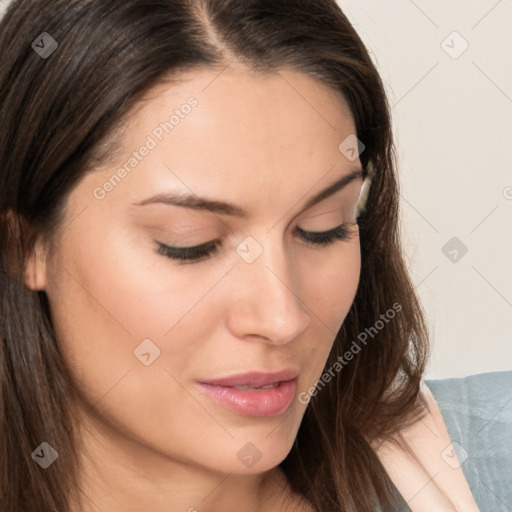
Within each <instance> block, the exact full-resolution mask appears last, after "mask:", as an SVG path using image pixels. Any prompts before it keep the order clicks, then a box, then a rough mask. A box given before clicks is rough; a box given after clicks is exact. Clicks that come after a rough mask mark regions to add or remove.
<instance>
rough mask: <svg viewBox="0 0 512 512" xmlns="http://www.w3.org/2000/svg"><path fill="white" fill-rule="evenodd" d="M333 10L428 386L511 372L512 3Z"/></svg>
mask: <svg viewBox="0 0 512 512" xmlns="http://www.w3.org/2000/svg"><path fill="white" fill-rule="evenodd" d="M338 1H339V4H340V6H341V7H342V9H343V10H344V12H345V13H346V15H347V16H348V18H349V19H350V21H351V22H352V23H353V25H354V26H355V28H356V30H357V31H358V33H359V34H360V36H361V37H362V39H363V40H364V42H365V43H366V44H367V46H368V48H369V50H370V52H371V54H372V56H373V58H374V60H375V62H376V64H377V67H378V69H379V71H380V73H381V76H382V78H383V80H384V82H385V84H386V88H387V91H388V95H389V101H390V104H391V105H393V108H392V114H393V121H394V126H395V136H396V145H397V150H398V155H399V161H400V181H401V198H402V205H401V209H402V229H403V238H404V245H405V249H406V252H407V258H408V262H409V266H410V270H411V274H412V276H413V281H414V283H415V285H416V288H417V291H418V293H419V295H420V298H421V300H422V302H423V304H424V306H425V309H426V313H427V317H428V322H429V325H430V329H431V334H432V342H433V354H432V360H431V364H430V368H429V371H428V374H427V377H428V378H442V377H458V376H464V375H469V374H473V373H480V372H488V371H497V370H510V369H512V270H511V264H512V229H511V228H512V222H511V221H512V157H511V154H510V152H511V149H512V148H511V147H512V66H511V65H510V60H511V57H512V33H511V31H510V28H509V27H510V23H511V21H512V0H499V1H497V0H472V1H468V0H450V2H446V1H443V0H428V1H427V0H423V1H420V0H415V1H413V0H388V1H386V2H384V1H382V0H338ZM7 3H8V2H6V1H2V0H0V11H1V10H2V6H5V5H6V4H7ZM44 29H45V27H39V28H38V29H37V30H35V32H37V33H40V32H43V31H44ZM30 43H31V41H27V44H30ZM466 46H467V48H466ZM463 50H464V51H463ZM453 237H456V240H455V241H452V244H454V245H448V246H447V247H445V244H447V243H448V242H449V240H450V239H452V238H453ZM461 244H464V246H465V247H466V248H467V252H466V253H465V254H463V252H462V250H461V247H462V245H461ZM443 247H445V249H444V252H443ZM445 254H446V255H445Z"/></svg>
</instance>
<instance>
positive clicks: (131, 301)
mask: <svg viewBox="0 0 512 512" xmlns="http://www.w3.org/2000/svg"><path fill="white" fill-rule="evenodd" d="M75 233H78V234H79V236H73V235H72V234H70V236H69V237H68V238H67V239H66V240H67V241H66V245H65V246H64V247H63V251H62V252H61V253H60V254H59V255H58V258H56V260H55V261H54V263H55V265H54V268H53V271H52V275H51V282H50V285H49V287H48V296H49V301H50V304H51V311H52V318H53V319H54V324H55V327H56V330H57V332H58V334H59V338H60V339H61V343H62V345H63V351H64V352H65V354H66V357H67V360H68V361H69V362H70V364H71V365H72V366H73V367H74V370H75V374H76V375H77V376H78V377H79V378H80V380H81V381H83V382H86V381H90V383H91V385H92V381H94V386H95V387H96V391H97V392H98V393H100V394H101V392H104V389H108V387H109V386H110V385H112V384H113V383H114V382H116V381H117V379H118V378H120V377H121V376H122V375H124V373H125V372H127V371H128V370H130V371H132V372H133V371H137V372H138V371H140V370H141V369H146V367H145V366H144V365H143V363H142V362H141V360H140V359H139V358H137V355H139V356H140V354H139V352H140V351H139V352H137V350H138V349H137V347H139V346H141V343H142V342H143V341H144V340H151V342H148V341H145V342H144V343H145V345H142V346H141V347H142V348H144V351H143V352H141V353H147V352H148V350H146V348H147V349H149V352H150V356H149V358H150V360H153V358H154V357H157V356H158V357H157V358H156V359H154V361H155V362H154V363H152V366H153V365H156V366H160V367H161V369H163V368H165V367H166V368H172V369H173V370H174V371H175V372H176V377H179V375H180V374H181V372H182V370H183V369H184V368H185V366H186V363H187V361H188V362H190V359H191V357H192V356H193V355H194V354H195V353H197V352H200V350H201V343H202V340H205V339H207V334H206V333H207V332H208V327H209V324H210V323H212V322H213V316H214V313H213V312H212V311H211V309H209V308H208V307H204V304H202V303H201V302H200V299H201V298H202V297H204V296H205V295H206V294H207V292H208V290H209V289H210V288H212V286H214V285H215V283H216V281H217V280H218V278H219V276H217V275H209V274H208V275H206V273H205V275H204V276H203V277H202V278H198V279H195V280H191V279H190V278H189V277H187V276H190V274H189V273H187V272H184V271H181V272H180V271H178V270H177V269H178V266H176V265H173V264H172V262H170V261H169V260H166V259H165V257H163V256H160V255H158V254H156V251H155V250H154V249H153V247H152V246H151V245H150V244H148V243H147V242H146V243H142V242H141V241H133V242H130V241H127V239H126V237H125V238H123V237H122V234H119V235H117V234H115V233H108V232H106V231H103V232H102V233H97V232H94V231H92V230H89V231H88V230H87V229H86V226H85V225H84V226H76V230H75ZM98 241H100V242H98ZM203 302H205V303H206V302H208V301H203ZM199 313H200V315H201V322H197V321H196V322H191V321H190V319H191V318H196V317H197V315H198V314H199ZM142 348H141V350H142ZM134 351H136V354H134ZM146 359H148V357H147V356H146ZM153 374H154V372H153V373H149V372H146V374H145V376H144V378H146V379H149V381H151V379H152V376H151V375H153ZM167 379H169V376H168V375H167ZM158 385H160V383H158Z"/></svg>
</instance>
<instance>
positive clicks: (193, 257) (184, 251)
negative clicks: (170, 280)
mask: <svg viewBox="0 0 512 512" xmlns="http://www.w3.org/2000/svg"><path fill="white" fill-rule="evenodd" d="M353 226H357V222H353V223H345V224H341V225H339V226H336V227H335V228H333V229H330V230H329V231H322V232H316V231H304V230H303V229H301V228H299V227H297V228H296V231H297V232H298V234H299V236H300V237H301V238H302V240H303V241H304V242H306V244H307V245H311V246H327V245H332V244H334V243H336V242H338V241H343V240H348V239H349V238H352V237H354V236H355V231H353V230H352V229H350V227H353ZM157 244H158V250H157V252H158V254H161V255H162V256H166V257H167V258H170V259H173V260H177V261H179V262H180V263H197V262H199V261H202V260H205V259H208V258H209V257H210V256H212V255H213V254H215V253H216V252H217V251H218V250H219V246H220V241H219V240H212V241H211V242H206V243H204V244H201V245H196V246H194V247H172V246H170V245H166V244H163V243H160V242H157Z"/></svg>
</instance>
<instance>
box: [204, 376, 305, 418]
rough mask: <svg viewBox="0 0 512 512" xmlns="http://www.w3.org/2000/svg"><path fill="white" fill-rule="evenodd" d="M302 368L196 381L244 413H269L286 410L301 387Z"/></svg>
mask: <svg viewBox="0 0 512 512" xmlns="http://www.w3.org/2000/svg"><path fill="white" fill-rule="evenodd" d="M297 377H298V371H296V370H294V369H287V370H283V371H281V372H276V373H263V372H250V373H245V374H241V375H235V376H232V377H225V378H220V379H213V380H210V381H205V382H198V383H196V384H197V386H198V387H199V389H200V390H201V391H202V392H203V393H205V394H206V395H207V396H208V397H209V398H210V399H212V400H213V401H214V402H215V403H216V404H217V405H220V406H222V407H224V408H226V409H228V410H230V411H232V412H235V413H237V414H240V415H242V416H253V417H265V416H276V415H280V414H283V413H284V412H285V411H286V410H287V409H288V408H289V406H290V404H291V402H292V400H293V397H294V396H295V391H296V388H297Z"/></svg>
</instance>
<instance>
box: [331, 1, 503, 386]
mask: <svg viewBox="0 0 512 512" xmlns="http://www.w3.org/2000/svg"><path fill="white" fill-rule="evenodd" d="M339 4H340V6H341V7H342V9H343V10H344V12H345V14H346V15H347V17H348V18H349V19H350V21H351V22H352V24H353V25H354V26H355V28H356V30H357V31H358V33H359V34H360V36H361V37H362V39H363V40H364V42H365V43H366V44H367V46H368V47H369V49H370V51H371V53H372V55H373V57H374V60H375V62H376V64H377V66H378V68H379V70H380V73H381V75H382V77H383V80H384V82H385V84H386V87H387V89H388V94H389V99H390V104H391V105H393V109H392V113H393V118H394V126H395V133H396V145H397V150H398V155H399V157H400V177H401V178H400V179H401V185H402V191H401V198H402V204H401V208H402V219H403V234H404V242H405V246H406V250H407V255H408V260H409V262H410V269H411V273H412V275H413V281H414V283H415V285H416V288H417V291H418V293H419V295H420V297H421V299H422V302H423V304H424V306H425V309H426V312H427V316H428V320H429V325H430V327H431V333H432V342H433V354H432V360H431V365H430V368H429V372H428V375H427V376H428V377H431V378H437V377H439V378H440V377H450V376H463V375H468V374H472V373H479V372H487V371H497V370H510V369H512V269H511V263H512V222H511V221H512V172H511V171H512V157H511V149H512V148H511V146H512V67H511V64H510V61H511V57H512V51H511V50H512V48H511V47H512V32H511V31H510V25H511V22H512V1H511V0H501V1H497V0H478V1H477V0H472V1H468V0H451V1H449V2H446V1H442V0H428V1H426V0H424V1H419V0H416V1H412V0H393V1H387V2H382V1H378V0H357V1H356V0H346V1H343V0H340V1H339ZM454 31H455V32H458V34H460V35H456V34H452V33H453V32H454ZM451 34H452V35H451ZM448 36H449V37H448ZM464 40H465V41H467V43H464ZM443 41H445V42H444V43H443ZM466 44H468V45H469V46H468V48H467V49H466V50H465V51H464V53H461V54H460V55H458V54H459V53H460V52H461V51H462V50H463V49H464V48H465V46H466ZM450 54H451V55H450ZM454 236H455V237H457V238H458V239H459V240H460V241H461V242H462V243H463V244H464V245H465V246H466V247H467V248H468V251H467V253H466V254H464V255H463V256H462V253H461V251H460V250H459V251H458V253H457V254H455V253H453V250H457V248H456V247H449V248H448V251H446V252H447V253H448V256H449V257H450V258H453V259H455V260H456V261H451V260H450V259H449V258H448V257H447V256H445V254H444V253H443V252H442V248H443V246H444V245H445V244H446V243H447V242H448V241H449V240H450V239H451V238H452V237H454ZM450 251H452V254H451V255H450V254H449V253H450Z"/></svg>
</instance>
